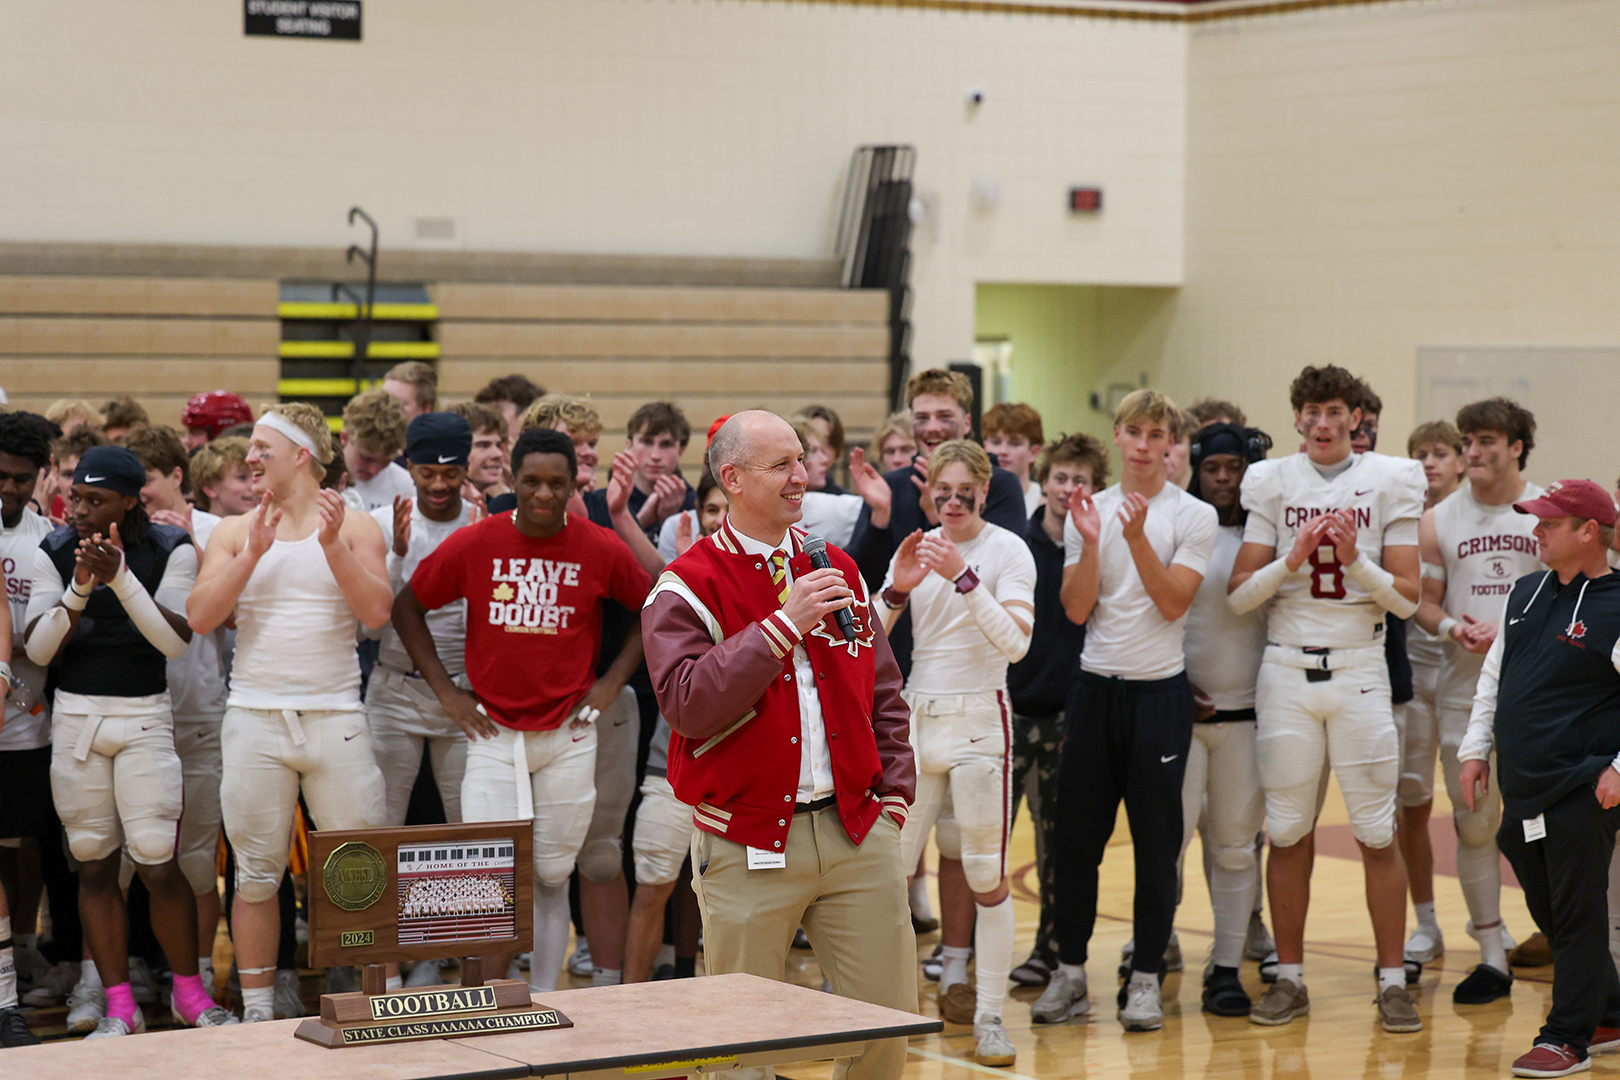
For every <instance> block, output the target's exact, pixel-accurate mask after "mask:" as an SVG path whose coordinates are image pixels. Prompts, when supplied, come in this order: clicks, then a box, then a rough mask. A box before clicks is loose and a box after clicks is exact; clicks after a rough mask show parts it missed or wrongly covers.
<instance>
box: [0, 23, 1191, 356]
mask: <svg viewBox="0 0 1620 1080" xmlns="http://www.w3.org/2000/svg"><path fill="white" fill-rule="evenodd" d="M0 27H3V32H0V131H3V133H4V135H5V153H4V154H0V194H3V197H0V239H5V240H11V241H79V242H85V241H93V242H132V241H145V242H160V243H173V244H250V245H310V246H319V247H331V246H338V247H341V246H342V245H344V244H346V243H348V242H350V241H351V240H360V239H362V235H361V233H362V230H360V229H358V228H357V229H353V230H351V229H348V228H346V227H345V224H344V214H345V213H346V211H347V210H348V208H349V206H350V205H351V204H353V203H359V204H361V205H362V206H364V207H365V208H366V209H367V210H368V211H369V212H370V213H371V214H372V215H373V216H374V217H375V218H376V219H377V220H378V222H379V223H380V225H381V227H382V230H383V243H384V247H385V252H386V249H387V248H389V247H394V248H396V249H397V248H400V247H408V246H413V245H414V246H421V247H439V248H442V247H460V248H465V249H470V250H511V251H536V252H617V253H630V254H647V255H659V254H673V255H683V256H694V255H709V254H713V255H733V256H770V257H795V258H803V257H821V256H825V255H827V254H830V253H831V249H832V244H833V233H834V229H835V226H836V220H837V210H838V198H839V194H840V189H841V185H842V181H843V177H844V175H845V171H846V169H847V166H848V162H849V158H850V155H851V152H852V151H853V150H854V149H855V147H856V146H857V145H859V144H862V143H872V142H905V143H911V144H913V145H915V146H916V148H917V152H918V166H917V182H918V188H919V192H920V194H921V196H922V198H923V202H924V204H925V205H926V207H927V211H926V215H925V219H924V221H923V222H922V224H921V226H920V227H919V229H918V230H917V233H916V236H915V240H914V244H913V253H914V271H913V275H912V280H913V284H914V287H915V290H916V297H915V305H914V308H913V311H912V319H913V322H914V324H915V327H916V329H915V336H914V339H913V355H914V356H915V357H916V359H917V360H918V361H919V362H920V363H922V364H934V363H940V362H944V361H947V360H950V359H961V358H965V357H966V356H967V355H968V354H969V352H970V350H971V348H972V343H973V334H974V292H973V290H974V285H975V283H976V282H979V281H1031V280H1034V281H1042V282H1052V283H1098V282H1109V283H1128V284H1153V285H1165V284H1174V283H1176V282H1178V281H1179V280H1180V276H1181V268H1182V205H1183V191H1182V187H1183V157H1184V147H1185V131H1184V119H1185V105H1186V100H1187V99H1186V93H1185V70H1186V43H1187V31H1186V28H1185V27H1184V26H1181V25H1178V24H1170V23H1147V22H1132V21H1120V20H1112V19H1098V18H1075V17H1055V16H1032V15H989V14H974V13H969V12H942V11H937V10H917V9H903V8H888V7H884V8H868V7H861V6H846V5H828V4H803V3H751V4H742V3H731V2H717V0H464V2H462V3H458V4H454V5H447V4H444V3H439V2H429V0H387V2H386V3H384V2H378V3H373V4H368V5H367V6H366V9H365V27H364V34H365V40H364V41H363V42H361V43H358V44H355V43H349V42H338V41H308V40H284V39H269V38H246V37H244V36H243V33H242V9H241V5H240V4H236V3H221V2H218V0H170V2H168V3H165V4H163V5H159V6H157V7H154V6H152V5H141V4H111V3H97V4H92V5H90V6H89V7H82V6H79V7H75V6H66V7H65V6H63V5H49V4H40V5H12V6H11V7H10V8H9V9H8V10H7V11H6V13H5V15H4V16H3V20H0ZM972 86H978V87H981V88H982V89H983V90H984V91H985V94H986V100H985V103H984V104H983V105H982V106H980V107H978V108H977V109H973V108H970V107H969V106H968V105H967V101H966V97H967V92H968V89H969V88H970V87H972ZM977 180H985V181H988V183H987V184H986V185H983V187H984V189H985V190H988V191H991V192H992V193H993V194H994V196H995V197H994V198H993V199H992V200H991V201H992V202H994V204H995V205H994V206H985V205H979V206H976V205H975V204H974V203H973V202H972V200H971V198H970V192H971V191H972V190H973V189H974V184H975V181H977ZM1073 184H1097V185H1101V186H1103V187H1104V188H1105V192H1106V194H1105V199H1106V204H1105V205H1106V210H1105V212H1104V213H1103V214H1101V215H1095V216H1090V217H1082V216H1075V215H1071V214H1070V213H1069V212H1068V210H1067V208H1066V198H1065V196H1066V191H1067V188H1068V187H1069V186H1070V185H1073ZM419 221H425V222H426V223H427V231H428V233H429V234H432V235H430V236H429V237H426V238H423V239H418V238H417V228H418V223H419ZM447 228H448V229H449V230H451V231H452V232H453V238H452V239H445V238H443V234H444V232H445V231H446V229H447ZM385 268H386V264H385Z"/></svg>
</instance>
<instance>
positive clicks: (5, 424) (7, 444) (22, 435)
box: [0, 412, 62, 469]
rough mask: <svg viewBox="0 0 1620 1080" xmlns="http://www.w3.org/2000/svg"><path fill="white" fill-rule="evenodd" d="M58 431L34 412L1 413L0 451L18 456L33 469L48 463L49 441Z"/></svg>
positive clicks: (53, 425) (41, 467)
mask: <svg viewBox="0 0 1620 1080" xmlns="http://www.w3.org/2000/svg"><path fill="white" fill-rule="evenodd" d="M61 433H62V429H61V428H59V427H57V426H56V425H55V424H53V423H51V422H50V421H49V420H47V419H45V418H44V417H43V416H40V415H39V414H37V413H31V412H8V413H0V452H4V453H7V454H11V455H12V456H14V457H20V458H22V459H23V460H24V461H26V462H28V463H29V464H31V465H33V466H34V468H36V469H43V468H44V467H45V466H47V465H49V464H50V463H51V441H52V440H53V439H56V438H58V437H59V436H60V435H61Z"/></svg>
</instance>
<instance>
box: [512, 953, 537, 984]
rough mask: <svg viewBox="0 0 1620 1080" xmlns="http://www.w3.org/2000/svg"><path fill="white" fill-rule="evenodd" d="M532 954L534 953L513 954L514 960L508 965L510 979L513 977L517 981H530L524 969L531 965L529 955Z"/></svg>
mask: <svg viewBox="0 0 1620 1080" xmlns="http://www.w3.org/2000/svg"><path fill="white" fill-rule="evenodd" d="M530 955H532V954H530V953H516V954H514V955H513V956H512V962H511V963H509V964H507V965H506V977H507V978H508V979H513V980H515V981H517V982H527V981H528V976H527V975H524V974H523V969H524V968H526V967H528V966H529V957H530Z"/></svg>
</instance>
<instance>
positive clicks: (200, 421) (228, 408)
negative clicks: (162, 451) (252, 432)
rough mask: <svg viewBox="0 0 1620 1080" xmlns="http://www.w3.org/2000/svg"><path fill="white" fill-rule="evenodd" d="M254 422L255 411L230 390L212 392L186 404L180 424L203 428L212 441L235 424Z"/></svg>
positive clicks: (199, 395) (198, 396) (200, 395)
mask: <svg viewBox="0 0 1620 1080" xmlns="http://www.w3.org/2000/svg"><path fill="white" fill-rule="evenodd" d="M252 422H253V409H252V407H251V406H249V405H248V403H247V402H246V401H243V400H242V399H241V398H240V397H237V396H236V395H235V394H233V393H231V392H230V391H229V390H210V391H208V392H207V393H206V394H198V395H197V396H196V397H194V398H192V399H191V400H190V401H188V402H186V408H185V411H184V412H182V413H181V414H180V423H182V424H183V425H185V426H186V427H188V428H203V429H204V430H206V431H207V432H208V437H209V438H210V439H217V438H219V433H220V432H222V431H224V430H225V429H226V428H228V427H231V426H232V425H234V424H250V423H252Z"/></svg>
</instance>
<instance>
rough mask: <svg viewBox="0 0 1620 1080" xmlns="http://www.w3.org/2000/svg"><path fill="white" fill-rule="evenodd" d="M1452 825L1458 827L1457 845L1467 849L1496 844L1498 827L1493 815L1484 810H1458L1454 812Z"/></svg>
mask: <svg viewBox="0 0 1620 1080" xmlns="http://www.w3.org/2000/svg"><path fill="white" fill-rule="evenodd" d="M1451 821H1452V824H1453V825H1455V826H1456V827H1457V843H1458V844H1460V845H1462V846H1463V847H1466V848H1482V847H1486V846H1488V845H1492V844H1495V843H1496V826H1495V825H1493V824H1491V815H1489V814H1487V813H1485V812H1484V811H1482V810H1466V809H1463V808H1460V807H1459V808H1458V809H1457V810H1455V811H1453V812H1452V815H1451Z"/></svg>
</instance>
